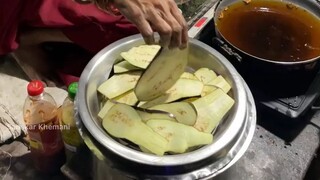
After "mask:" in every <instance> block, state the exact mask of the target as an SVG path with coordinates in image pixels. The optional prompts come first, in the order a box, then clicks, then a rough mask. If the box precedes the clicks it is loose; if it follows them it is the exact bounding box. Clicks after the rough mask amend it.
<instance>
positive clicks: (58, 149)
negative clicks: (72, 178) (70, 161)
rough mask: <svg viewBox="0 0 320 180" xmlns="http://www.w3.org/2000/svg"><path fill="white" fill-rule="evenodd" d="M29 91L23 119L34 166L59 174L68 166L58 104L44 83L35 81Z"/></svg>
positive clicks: (28, 88) (45, 171)
mask: <svg viewBox="0 0 320 180" xmlns="http://www.w3.org/2000/svg"><path fill="white" fill-rule="evenodd" d="M27 91H28V95H29V96H28V97H27V98H26V100H25V104H24V109H23V117H24V121H25V123H26V126H27V132H28V136H29V143H30V150H31V156H32V159H33V163H34V165H35V167H36V169H38V170H39V171H41V172H43V173H50V174H51V173H56V172H58V171H59V170H60V167H61V166H62V165H63V164H64V163H65V154H64V146H63V141H62V137H61V132H60V125H59V120H58V118H57V115H58V112H57V105H56V102H55V100H54V99H53V97H52V96H51V95H49V94H48V93H46V92H45V91H44V85H43V83H42V82H41V81H38V80H35V81H31V82H30V83H29V84H28V86H27Z"/></svg>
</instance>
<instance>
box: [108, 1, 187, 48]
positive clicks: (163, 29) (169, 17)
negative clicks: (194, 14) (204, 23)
mask: <svg viewBox="0 0 320 180" xmlns="http://www.w3.org/2000/svg"><path fill="white" fill-rule="evenodd" d="M112 2H113V4H114V5H115V6H116V7H117V8H118V9H119V11H120V12H121V13H122V14H123V15H124V16H125V17H126V18H128V19H129V20H130V21H131V22H132V23H133V24H135V25H136V26H137V28H138V30H139V31H140V33H141V34H142V36H143V38H144V40H145V42H146V43H147V44H152V43H155V40H154V36H153V34H154V31H156V32H158V33H159V35H160V42H159V43H160V45H161V46H163V47H169V48H175V47H179V48H185V47H186V46H187V43H188V27H187V23H186V21H185V19H184V17H183V16H182V14H181V12H180V11H179V9H178V7H177V5H176V3H175V1H174V0H113V1H112Z"/></svg>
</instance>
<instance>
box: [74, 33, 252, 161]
mask: <svg viewBox="0 0 320 180" xmlns="http://www.w3.org/2000/svg"><path fill="white" fill-rule="evenodd" d="M141 44H143V39H142V37H141V36H140V35H136V36H131V37H129V38H125V39H123V40H120V41H118V42H116V43H113V44H112V45H110V46H108V47H106V48H105V49H103V50H102V51H101V52H100V53H98V54H97V55H96V56H95V57H94V58H93V59H92V60H91V62H90V63H89V64H88V65H87V67H86V68H85V70H84V71H83V73H82V75H81V78H80V82H79V92H78V103H79V104H78V108H79V114H80V117H81V119H82V122H83V124H84V125H85V127H86V128H87V129H88V131H89V133H90V134H91V135H92V136H93V137H94V138H95V139H96V140H97V141H98V142H99V143H100V144H102V145H103V146H104V147H105V148H106V149H109V150H111V151H112V152H114V153H115V154H118V155H120V156H122V157H123V158H126V159H128V160H131V161H134V162H139V163H142V164H149V165H182V164H188V163H192V162H197V161H199V160H203V159H205V158H207V157H211V156H214V155H215V154H216V155H218V154H219V155H221V153H223V152H225V153H226V152H228V151H227V148H228V147H229V145H230V143H231V142H233V141H234V139H235V138H236V137H237V135H238V132H239V131H240V129H241V127H242V126H243V123H244V121H245V114H246V103H247V102H246V92H245V89H244V87H243V84H242V79H241V77H240V75H239V74H238V73H237V72H236V70H235V69H234V68H233V66H232V65H231V64H230V63H229V62H228V60H227V59H225V58H224V57H223V56H222V55H221V54H220V53H218V52H217V51H215V50H214V49H212V48H211V47H209V46H207V45H205V44H203V43H201V42H199V41H197V40H190V47H189V63H188V70H190V71H192V70H196V69H198V68H200V67H207V68H209V69H212V70H214V71H215V72H216V73H218V74H220V75H222V76H223V77H225V79H226V80H227V81H228V82H229V83H230V84H231V86H232V92H231V94H230V95H231V96H232V97H233V98H234V99H235V105H234V106H233V108H232V110H231V111H230V113H229V115H228V116H227V117H226V118H225V119H224V120H223V122H222V123H221V124H220V125H219V128H218V129H217V130H216V131H215V136H214V139H215V140H214V143H212V144H210V145H207V146H204V147H202V148H199V149H197V150H195V151H192V152H189V153H184V154H180V155H169V156H163V157H160V156H155V155H150V154H146V153H142V152H139V151H136V150H134V149H132V148H130V147H127V146H125V145H123V144H121V143H119V142H118V141H117V140H116V139H114V138H112V137H111V136H110V135H109V134H108V133H107V132H106V131H105V130H104V129H103V127H102V125H101V122H100V120H99V119H98V117H97V114H98V112H99V110H100V102H99V97H98V96H99V95H98V93H97V87H98V86H99V85H100V84H101V83H102V82H103V81H105V80H106V79H107V78H108V77H109V75H110V73H111V69H112V65H113V62H114V60H115V59H116V58H118V57H119V55H120V53H121V52H123V51H127V50H129V49H130V48H132V47H134V46H138V45H141ZM186 156H188V157H189V156H192V157H193V158H185V157H186Z"/></svg>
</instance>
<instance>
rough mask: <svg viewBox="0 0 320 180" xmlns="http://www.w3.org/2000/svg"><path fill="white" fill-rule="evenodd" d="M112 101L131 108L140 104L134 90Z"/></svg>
mask: <svg viewBox="0 0 320 180" xmlns="http://www.w3.org/2000/svg"><path fill="white" fill-rule="evenodd" d="M112 100H114V101H116V102H118V103H124V104H127V105H130V106H134V105H136V104H137V103H138V98H137V96H136V95H135V94H134V91H133V90H130V91H128V92H126V93H124V94H121V95H120V96H117V97H115V98H113V99H112Z"/></svg>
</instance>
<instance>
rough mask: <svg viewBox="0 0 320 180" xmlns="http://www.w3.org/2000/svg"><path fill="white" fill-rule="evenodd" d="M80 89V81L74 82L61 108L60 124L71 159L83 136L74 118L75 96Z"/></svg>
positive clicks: (67, 153)
mask: <svg viewBox="0 0 320 180" xmlns="http://www.w3.org/2000/svg"><path fill="white" fill-rule="evenodd" d="M77 90H78V83H77V82H73V83H71V84H70V85H69V87H68V97H67V98H66V99H65V100H64V102H63V104H62V106H61V107H60V108H61V115H60V124H61V125H62V129H61V132H62V138H63V141H64V145H65V149H66V155H67V160H69V159H70V158H71V157H72V156H73V154H74V153H76V152H77V149H78V148H79V146H80V145H81V143H82V139H81V136H80V134H79V131H78V129H77V126H76V121H75V119H74V98H75V96H76V93H77Z"/></svg>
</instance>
